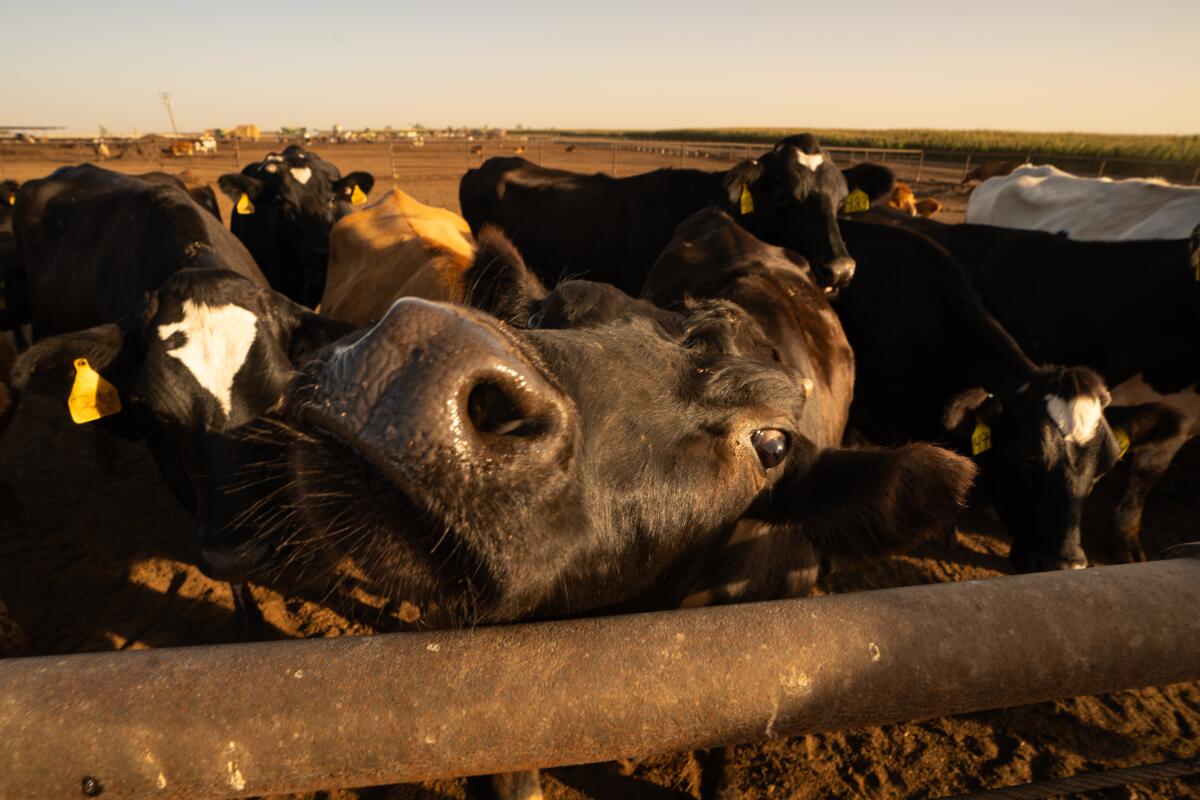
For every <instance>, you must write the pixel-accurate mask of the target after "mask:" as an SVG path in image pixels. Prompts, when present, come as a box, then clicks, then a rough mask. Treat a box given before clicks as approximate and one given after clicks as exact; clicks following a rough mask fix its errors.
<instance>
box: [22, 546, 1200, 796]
mask: <svg viewBox="0 0 1200 800" xmlns="http://www.w3.org/2000/svg"><path fill="white" fill-rule="evenodd" d="M1176 551H1180V555H1181V556H1182V557H1179V558H1174V559H1167V560H1162V561H1156V562H1151V563H1145V564H1137V565H1126V566H1114V567H1102V568H1096V569H1089V570H1081V571H1074V572H1065V573H1049V574H1035V575H1025V576H1015V577H1007V578H998V579H992V580H984V581H966V582H962V583H956V584H942V585H930V586H915V587H907V588H901V589H887V590H880V591H874V592H863V593H856V594H849V595H839V596H832V597H826V598H819V599H809V600H785V601H777V602H772V603H763V604H748V605H740V606H726V607H720V608H707V609H696V610H685V611H674V612H663V613H654V614H644V615H637V616H627V617H611V618H601V619H585V620H573V621H561V622H547V623H535V624H525V625H514V626H500V627H494V628H481V629H476V630H469V631H455V632H436V633H400V634H391V635H381V636H376V637H366V638H346V639H315V640H305V641H293V642H274V643H255V644H243V645H221V646H211V647H193V648H175V649H163V650H152V651H147V652H142V653H110V654H86V655H70V656H47V657H39V658H24V659H12V660H7V661H0V698H2V699H0V736H2V737H3V740H4V742H5V745H4V747H3V748H2V749H0V774H2V775H4V781H3V785H2V786H0V796H3V797H12V798H16V797H51V796H53V797H70V796H81V794H82V796H99V795H105V796H116V797H154V796H187V797H197V798H220V797H245V796H251V795H260V794H270V793H279V792H285V791H287V792H296V791H307V790H313V789H318V788H322V787H329V786H331V785H338V786H366V785H378V784H383V783H394V782H408V781H418V780H425V779H429V778H437V777H452V776H459V775H470V774H480V773H489V772H504V771H512V770H518V769H525V768H531V767H536V766H552V765H563V764H574V763H588V762H595V761H600V760H608V759H614V758H618V757H621V756H628V755H633V754H638V755H644V754H647V755H648V754H653V753H661V752H666V751H671V750H681V749H685V748H695V747H708V746H713V745H717V744H722V743H728V742H747V741H756V740H764V739H770V738H773V737H778V736H783V735H790V734H795V733H800V732H807V731H826V730H839V729H845V728H849V727H856V726H862V725H869V724H881V723H886V722H895V721H900V720H909V719H917V718H923V717H931V716H937V715H946V714H956V713H963V712H967V711H974V710H981V709H989V708H1000V707H1005V706H1012V705H1017V704H1025V703H1032V702H1038V701H1043V700H1050V699H1055V698H1065V697H1070V696H1074V695H1079V694H1087V693H1098V692H1108V691H1112V690H1117V689H1124V688H1133V687H1141V686H1147V685H1157V684H1165V683H1170V682H1176V681H1185V680H1194V679H1197V678H1200V615H1198V614H1196V608H1197V607H1198V606H1200V559H1198V558H1196V556H1197V555H1200V548H1198V547H1197V546H1196V545H1189V546H1183V547H1180V548H1176ZM1017 608H1020V609H1022V612H1021V614H1019V615H1016V614H1014V613H1013V610H1014V609H1017ZM46 731H54V735H52V736H47V735H46ZM1195 761H1196V760H1195V759H1192V760H1191V761H1189V762H1187V763H1185V765H1184V767H1185V768H1189V769H1190V768H1191V767H1196V766H1197V764H1196V763H1195ZM1189 765H1190V767H1189Z"/></svg>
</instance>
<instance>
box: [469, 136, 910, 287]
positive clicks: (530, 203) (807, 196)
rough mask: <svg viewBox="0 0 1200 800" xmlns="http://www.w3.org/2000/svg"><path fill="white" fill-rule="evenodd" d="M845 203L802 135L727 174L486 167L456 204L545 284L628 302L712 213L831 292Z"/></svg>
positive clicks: (849, 266)
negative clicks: (783, 250)
mask: <svg viewBox="0 0 1200 800" xmlns="http://www.w3.org/2000/svg"><path fill="white" fill-rule="evenodd" d="M890 190H891V187H890V186H889V187H888V191H890ZM849 191H850V190H849V188H848V186H847V180H846V178H845V177H843V175H842V173H841V171H839V170H838V168H837V167H836V166H834V164H833V162H832V161H831V160H829V159H827V158H826V157H825V155H824V154H823V153H822V151H821V147H820V145H819V144H818V142H817V140H816V138H815V137H813V136H812V135H811V134H801V135H797V136H791V137H787V138H785V139H783V140H780V141H779V142H778V143H777V144H776V145H775V147H774V148H773V149H772V150H771V151H769V152H768V153H766V154H764V155H763V156H762V157H761V158H759V159H757V160H751V161H743V162H742V163H740V164H738V165H736V166H734V167H733V168H732V169H729V170H727V171H725V172H706V171H702V170H696V169H661V170H657V171H654V172H648V173H644V174H642V175H634V176H631V177H628V178H612V177H609V176H608V175H604V174H596V175H581V174H578V173H574V172H567V171H565V170H557V169H549V168H546V167H541V166H538V165H536V164H532V163H530V162H529V161H526V160H524V159H521V158H492V159H489V160H488V161H486V162H485V163H484V164H483V165H482V166H481V167H479V168H478V169H471V170H468V171H467V173H466V174H465V175H464V176H463V178H462V181H461V182H460V184H459V204H460V206H461V207H462V211H463V216H464V217H465V218H466V220H467V222H469V223H470V224H471V230H472V231H476V232H478V231H479V230H480V229H481V228H482V226H484V225H486V224H489V223H491V224H495V225H498V226H499V227H500V228H501V229H502V230H503V231H505V233H506V234H507V235H509V236H510V237H511V238H512V239H513V242H514V244H516V246H517V248H518V250H519V251H520V252H521V254H522V256H523V257H524V258H525V259H526V261H527V263H528V264H529V266H530V268H531V269H533V271H534V273H535V274H537V275H538V276H539V278H541V279H542V280H543V281H546V282H550V283H553V282H555V281H557V280H559V279H561V278H563V277H568V276H569V277H586V278H588V279H589V280H596V281H601V282H604V283H610V284H613V285H615V286H617V287H619V288H621V289H623V290H625V291H626V292H628V293H630V294H637V293H638V292H639V291H640V290H641V286H642V281H643V280H644V279H645V276H646V274H647V273H648V272H649V271H650V267H651V266H652V265H653V263H654V260H655V259H656V258H657V257H658V255H659V253H661V252H662V250H663V248H665V247H666V245H667V243H668V242H669V241H670V240H671V237H672V236H673V235H674V232H675V229H676V227H678V225H679V224H680V223H681V222H683V220H685V219H687V218H688V217H689V216H691V215H692V214H694V213H695V212H697V211H699V210H701V209H703V208H706V207H709V206H714V207H716V208H719V209H722V210H724V211H726V212H728V213H729V214H730V215H731V216H733V217H734V218H735V219H737V220H738V221H739V222H740V223H741V224H742V225H744V226H745V227H746V228H747V230H749V231H750V232H751V233H753V234H754V235H755V236H756V237H757V238H759V239H761V240H763V241H765V242H768V243H771V244H775V245H780V246H784V247H789V248H791V249H792V250H795V251H796V252H798V253H800V254H802V255H803V256H804V257H805V258H807V259H808V261H809V262H810V263H811V264H812V267H813V269H814V270H815V272H816V274H817V275H818V278H819V279H820V280H821V281H822V283H823V284H825V285H826V286H828V287H830V288H836V287H840V286H842V285H845V284H846V283H848V282H849V281H850V279H851V278H852V277H853V274H854V261H853V259H851V258H850V257H849V255H848V254H847V253H846V248H845V245H844V244H843V243H842V238H841V235H840V234H839V233H838V228H837V212H838V209H839V208H840V207H841V205H842V202H843V200H844V199H845V198H846V197H847V195H848V194H849ZM860 191H862V190H860ZM867 194H869V193H867ZM866 199H872V198H866Z"/></svg>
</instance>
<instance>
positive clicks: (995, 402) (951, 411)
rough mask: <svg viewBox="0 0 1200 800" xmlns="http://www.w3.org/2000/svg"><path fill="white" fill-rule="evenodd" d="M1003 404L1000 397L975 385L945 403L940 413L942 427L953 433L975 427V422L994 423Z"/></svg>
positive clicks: (1001, 410)
mask: <svg viewBox="0 0 1200 800" xmlns="http://www.w3.org/2000/svg"><path fill="white" fill-rule="evenodd" d="M1003 411H1004V406H1003V404H1002V403H1001V402H1000V399H999V398H998V397H996V396H995V395H994V394H992V393H990V392H989V391H988V390H987V389H983V388H979V387H976V388H974V389H967V390H966V391H965V392H961V393H959V394H956V395H955V396H954V397H952V398H950V402H949V403H947V404H946V410H945V411H944V412H943V414H942V427H943V428H945V429H946V430H947V431H949V432H950V433H953V434H957V433H959V432H962V431H966V433H967V435H969V434H970V429H973V428H974V427H975V424H976V422H983V423H985V424H987V425H994V424H995V423H996V422H997V420H999V419H1000V416H1001V414H1002V413H1003Z"/></svg>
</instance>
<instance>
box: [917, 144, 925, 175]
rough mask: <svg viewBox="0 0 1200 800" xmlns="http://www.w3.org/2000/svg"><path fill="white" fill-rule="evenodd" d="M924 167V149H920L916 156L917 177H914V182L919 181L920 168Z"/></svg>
mask: <svg viewBox="0 0 1200 800" xmlns="http://www.w3.org/2000/svg"><path fill="white" fill-rule="evenodd" d="M924 168H925V151H924V150H922V151H921V155H920V156H918V157H917V177H916V179H915V182H916V183H920V182H921V170H922V169H924Z"/></svg>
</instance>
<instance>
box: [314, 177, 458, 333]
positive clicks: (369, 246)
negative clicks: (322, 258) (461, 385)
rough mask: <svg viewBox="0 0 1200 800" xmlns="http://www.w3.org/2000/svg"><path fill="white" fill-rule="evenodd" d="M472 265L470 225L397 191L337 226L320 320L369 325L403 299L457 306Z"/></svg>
mask: <svg viewBox="0 0 1200 800" xmlns="http://www.w3.org/2000/svg"><path fill="white" fill-rule="evenodd" d="M474 257H475V240H474V239H473V238H471V229H470V227H469V226H468V225H467V222H466V220H464V219H463V218H462V217H460V216H458V215H457V214H455V213H454V212H452V211H447V210H446V209H444V208H435V207H433V206H427V205H425V204H424V203H421V202H420V201H418V200H415V199H413V198H412V197H410V196H409V195H407V194H405V193H404V192H402V191H400V190H399V189H393V190H392V191H391V192H390V193H388V194H387V195H385V196H384V197H383V199H382V200H380V201H379V202H378V203H376V204H374V205H373V206H370V207H368V208H366V209H363V210H362V211H360V212H358V213H357V214H349V215H347V216H345V217H342V218H341V219H340V220H338V222H337V224H335V225H334V226H333V231H332V233H331V234H330V243H329V274H328V277H327V279H326V282H325V293H324V295H323V296H322V297H321V305H320V308H321V313H322V314H325V315H327V316H330V317H333V318H335V319H340V320H344V321H346V322H351V323H354V324H355V325H371V324H373V323H375V322H376V321H378V320H379V319H380V318H381V317H382V316H383V315H384V313H385V312H386V311H387V310H388V309H389V308H391V305H392V303H393V302H395V301H396V299H397V298H400V297H422V298H425V299H426V300H449V301H459V300H461V299H462V296H463V292H464V287H463V284H462V277H463V273H464V272H465V271H466V269H467V268H468V267H470V266H471V262H472V261H473V259H474Z"/></svg>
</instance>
